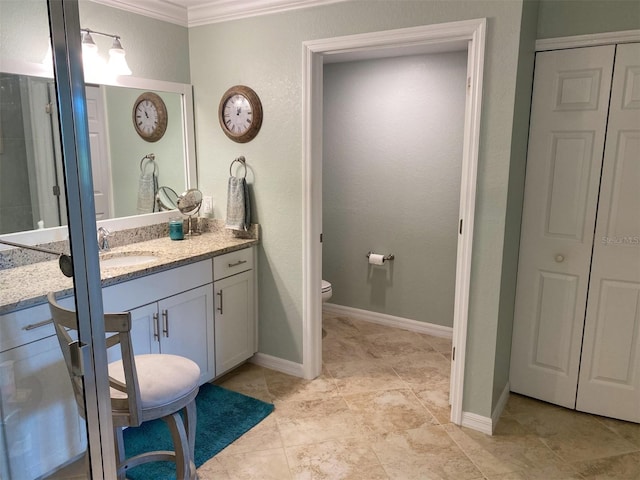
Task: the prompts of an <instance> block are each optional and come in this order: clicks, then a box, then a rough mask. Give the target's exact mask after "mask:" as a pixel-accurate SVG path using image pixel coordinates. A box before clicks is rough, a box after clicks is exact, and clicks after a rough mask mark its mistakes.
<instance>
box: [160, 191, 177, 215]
mask: <svg viewBox="0 0 640 480" xmlns="http://www.w3.org/2000/svg"><path fill="white" fill-rule="evenodd" d="M178 198H179V197H178V194H177V193H176V191H175V190H174V189H173V188H171V187H160V188H159V189H158V193H157V194H156V203H157V204H158V210H160V211H167V210H175V209H176V208H178Z"/></svg>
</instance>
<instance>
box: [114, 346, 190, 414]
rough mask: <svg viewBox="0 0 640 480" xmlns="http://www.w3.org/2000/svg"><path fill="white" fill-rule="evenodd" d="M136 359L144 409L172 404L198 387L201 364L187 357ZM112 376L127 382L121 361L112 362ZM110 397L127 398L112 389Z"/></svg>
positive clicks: (150, 355) (159, 355)
mask: <svg viewBox="0 0 640 480" xmlns="http://www.w3.org/2000/svg"><path fill="white" fill-rule="evenodd" d="M134 358H135V364H136V371H137V375H138V384H139V387H140V402H141V407H142V409H143V410H148V409H152V408H158V407H162V406H164V405H168V404H171V403H173V402H175V401H176V400H179V399H180V398H182V397H185V396H188V395H189V394H190V393H192V392H193V391H194V389H197V388H198V384H199V380H200V367H198V365H197V364H196V363H195V362H193V361H192V360H189V359H188V358H184V357H180V356H178V355H169V354H148V355H136V356H135V357H134ZM109 376H110V377H112V378H114V379H116V380H119V381H121V382H124V369H123V366H122V361H121V360H118V361H116V362H112V363H110V364H109ZM111 398H113V399H126V398H127V395H126V393H124V392H121V391H119V390H116V389H114V388H111Z"/></svg>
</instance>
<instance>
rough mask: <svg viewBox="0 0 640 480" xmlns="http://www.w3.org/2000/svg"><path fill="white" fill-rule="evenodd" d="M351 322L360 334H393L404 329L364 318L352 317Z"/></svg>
mask: <svg viewBox="0 0 640 480" xmlns="http://www.w3.org/2000/svg"><path fill="white" fill-rule="evenodd" d="M351 323H352V324H353V325H354V326H355V327H356V328H357V329H358V332H359V333H360V335H365V336H366V335H377V334H380V333H382V334H385V335H389V334H393V335H395V334H396V333H397V332H402V331H405V330H400V329H397V328H390V327H388V326H386V325H379V324H377V323H373V322H366V321H364V320H358V319H355V318H354V319H352V320H351Z"/></svg>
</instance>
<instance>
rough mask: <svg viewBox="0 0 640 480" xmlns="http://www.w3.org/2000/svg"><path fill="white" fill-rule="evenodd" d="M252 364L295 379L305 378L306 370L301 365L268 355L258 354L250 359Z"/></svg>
mask: <svg viewBox="0 0 640 480" xmlns="http://www.w3.org/2000/svg"><path fill="white" fill-rule="evenodd" d="M249 361H250V362H251V363H254V364H256V365H260V366H261V367H265V368H270V369H271V370H276V371H278V372H281V373H286V374H287V375H293V376H294V377H301V378H303V377H304V370H303V368H302V364H301V363H296V362H292V361H290V360H285V359H283V358H278V357H274V356H272V355H267V354H266V353H260V352H258V353H256V354H255V355H254V356H253V357H251V358H250V359H249Z"/></svg>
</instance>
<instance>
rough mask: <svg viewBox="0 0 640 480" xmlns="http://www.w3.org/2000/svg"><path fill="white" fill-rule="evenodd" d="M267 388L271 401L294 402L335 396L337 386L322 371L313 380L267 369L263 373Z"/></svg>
mask: <svg viewBox="0 0 640 480" xmlns="http://www.w3.org/2000/svg"><path fill="white" fill-rule="evenodd" d="M265 380H266V382H267V388H268V390H269V393H271V396H272V397H273V402H274V403H275V404H276V405H277V404H278V403H279V402H296V401H303V400H314V399H317V398H319V397H321V396H322V397H323V398H327V397H335V396H337V395H338V387H337V386H336V383H335V381H334V379H333V377H331V376H330V375H328V374H326V373H323V374H321V375H320V376H319V377H317V378H315V379H314V380H305V379H304V378H299V377H294V376H291V375H287V374H284V373H280V372H275V371H269V372H266V373H265Z"/></svg>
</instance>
